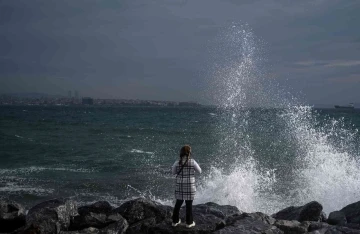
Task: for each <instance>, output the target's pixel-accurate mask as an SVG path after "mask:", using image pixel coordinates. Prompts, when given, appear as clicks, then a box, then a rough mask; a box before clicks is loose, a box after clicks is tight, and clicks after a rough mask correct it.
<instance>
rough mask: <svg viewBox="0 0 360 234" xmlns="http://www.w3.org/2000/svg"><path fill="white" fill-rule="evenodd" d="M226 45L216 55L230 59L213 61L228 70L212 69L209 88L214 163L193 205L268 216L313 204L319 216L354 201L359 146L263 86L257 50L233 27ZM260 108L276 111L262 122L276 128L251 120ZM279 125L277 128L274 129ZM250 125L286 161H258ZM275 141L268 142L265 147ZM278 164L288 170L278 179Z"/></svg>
mask: <svg viewBox="0 0 360 234" xmlns="http://www.w3.org/2000/svg"><path fill="white" fill-rule="evenodd" d="M226 38H227V39H229V46H230V49H229V50H226V48H225V49H224V48H222V51H226V52H229V55H230V56H229V55H228V57H226V55H224V56H223V55H221V56H220V55H219V56H220V59H221V60H222V61H221V62H222V63H221V62H220V63H219V64H223V63H224V60H225V63H228V64H226V65H224V67H221V68H219V67H216V69H217V70H216V71H215V74H214V77H215V81H214V82H215V83H214V84H212V85H211V87H214V89H216V90H214V92H213V97H214V98H215V99H217V100H215V101H216V102H217V103H218V105H219V106H221V107H222V108H221V111H222V112H223V113H221V115H222V118H221V119H220V120H219V123H218V128H217V129H216V131H217V132H218V133H219V134H220V135H223V137H221V139H222V140H221V141H220V142H219V147H218V148H219V153H218V155H219V156H218V161H219V163H217V164H216V165H214V166H213V167H212V168H211V170H210V174H209V175H208V176H207V177H206V178H204V179H203V180H202V181H201V186H200V187H199V190H198V197H197V199H198V200H197V201H196V202H199V203H201V202H207V201H214V202H217V203H219V204H230V205H235V206H237V207H238V208H239V209H240V210H244V211H247V212H253V211H261V212H265V213H268V214H271V213H273V212H276V211H278V210H281V209H283V208H285V207H288V206H297V205H303V204H305V203H307V202H310V201H313V200H316V201H318V202H320V203H321V204H322V205H323V206H324V211H325V212H330V211H334V210H339V209H341V208H342V207H344V206H345V205H347V204H350V203H353V202H356V201H358V196H357V193H356V192H357V191H360V174H359V173H358V172H359V171H360V165H359V162H358V161H359V155H358V152H356V151H353V150H352V149H353V148H356V147H354V146H353V145H357V144H358V139H357V138H356V136H357V134H358V132H357V130H356V129H355V130H354V129H352V130H351V129H350V130H349V129H346V127H345V125H344V120H341V119H340V120H339V119H331V118H328V119H325V120H323V121H322V122H319V120H318V116H317V115H316V113H315V112H314V111H313V110H312V109H311V107H309V106H306V105H302V104H301V103H299V101H298V100H297V99H296V98H294V97H291V96H290V97H287V96H288V95H290V94H289V93H288V92H285V91H284V90H282V89H281V88H280V87H279V86H278V85H277V84H276V83H275V82H274V81H272V80H271V79H265V78H266V77H265V76H264V75H263V73H264V72H263V71H261V69H260V67H262V66H261V64H259V62H260V61H262V60H263V59H262V58H261V56H259V55H261V53H259V51H260V49H259V48H258V45H257V44H256V40H255V38H254V35H253V34H252V32H251V30H249V29H248V28H247V27H239V28H238V27H233V28H232V29H231V32H230V35H228V36H227V37H226ZM264 105H269V106H270V107H275V108H277V109H278V110H279V112H281V111H282V113H281V114H277V115H276V116H274V119H272V117H271V116H268V117H269V118H265V119H271V121H274V122H266V121H264V122H258V121H257V120H254V118H257V116H254V115H253V113H252V112H251V110H250V109H249V108H248V107H252V106H259V107H262V106H264ZM264 113H265V112H264ZM264 115H269V113H267V112H266V113H265V114H264ZM279 123H280V125H281V128H278V127H277V124H279ZM252 124H254V125H256V129H258V130H260V131H259V132H258V134H265V132H266V131H272V136H278V135H281V137H282V138H281V140H283V141H284V142H282V144H283V145H284V146H286V147H287V148H284V149H281V150H279V153H280V154H284V155H285V156H284V157H283V158H281V157H279V158H274V159H267V158H264V157H260V156H261V154H260V152H258V150H259V149H258V148H257V147H256V146H255V145H254V144H253V143H254V142H253V141H252V140H251V138H252V136H253V135H252V134H254V133H253V132H252V129H253V127H254V126H253V125H252ZM271 126H276V127H274V128H270V127H271ZM274 129H275V130H274ZM276 140H277V139H272V140H271V141H270V144H271V143H272V141H276ZM262 143H266V142H262ZM264 148H265V149H266V150H270V147H266V146H264ZM286 150H290V151H291V152H290V153H287V152H285V151H286ZM259 155H260V156H259ZM266 160H276V163H273V162H267V161H266ZM226 162H232V163H231V164H226ZM278 164H281V165H284V167H286V171H285V172H284V171H283V172H282V173H283V174H281V173H280V172H278V171H277V169H279V167H277V166H278Z"/></svg>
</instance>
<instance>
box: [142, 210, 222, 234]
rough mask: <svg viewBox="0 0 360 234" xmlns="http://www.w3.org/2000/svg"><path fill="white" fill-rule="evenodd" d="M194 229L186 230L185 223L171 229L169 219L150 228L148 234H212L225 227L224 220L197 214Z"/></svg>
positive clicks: (211, 215) (210, 215) (209, 215)
mask: <svg viewBox="0 0 360 234" xmlns="http://www.w3.org/2000/svg"><path fill="white" fill-rule="evenodd" d="M194 222H195V223H196V225H195V227H192V228H190V229H189V228H186V226H185V223H184V222H182V223H181V224H180V225H178V226H176V227H172V226H171V223H172V220H171V219H167V220H165V221H163V222H161V223H159V224H157V225H155V226H152V227H150V228H149V229H148V230H149V232H148V233H150V234H151V233H153V234H167V233H194V234H197V233H212V232H214V231H216V230H218V229H221V228H223V227H225V222H224V220H222V219H220V218H218V217H216V216H215V215H213V214H200V213H199V214H197V215H194Z"/></svg>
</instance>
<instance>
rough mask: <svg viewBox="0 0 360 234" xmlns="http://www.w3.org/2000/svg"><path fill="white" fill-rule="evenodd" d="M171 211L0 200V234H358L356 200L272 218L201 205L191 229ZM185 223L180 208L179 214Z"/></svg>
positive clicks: (155, 206) (133, 203)
mask: <svg viewBox="0 0 360 234" xmlns="http://www.w3.org/2000/svg"><path fill="white" fill-rule="evenodd" d="M172 209H173V207H170V206H166V205H161V204H159V203H157V202H154V201H151V200H147V199H144V198H138V199H134V200H130V201H128V202H125V203H124V204H122V205H121V206H119V207H112V206H111V205H110V204H109V203H108V202H107V201H99V202H96V203H94V204H91V205H86V206H81V207H77V205H76V203H75V201H72V200H70V199H64V198H59V199H53V200H48V201H45V202H42V203H40V204H37V205H35V206H34V207H32V208H31V209H30V210H28V211H25V209H24V207H23V206H22V205H20V204H18V203H16V202H14V201H10V200H0V233H12V234H20V233H25V234H40V233H41V234H42V233H61V234H78V233H84V234H86V233H99V234H115V233H116V234H118V233H119V234H135V233H136V234H142V233H144V234H145V233H146V234H167V233H193V234H198V233H199V234H200V233H201V234H203V233H217V234H225V233H226V234H227V233H230V234H232V233H233V234H235V233H249V234H250V233H252V234H256V233H259V234H260V233H262V234H280V233H285V234H287V233H289V234H301V233H314V234H322V233H326V234H328V233H329V234H330V233H331V234H333V233H346V234H357V233H358V234H360V201H359V202H356V203H353V204H350V205H348V206H346V207H344V208H342V209H341V210H339V211H334V212H331V213H330V214H329V217H327V216H326V214H325V213H324V212H323V211H322V209H323V207H322V205H321V204H320V203H318V202H316V201H313V202H310V203H308V204H305V205H303V206H296V207H295V206H292V207H288V208H285V209H283V210H281V211H279V212H277V213H275V214H272V215H267V214H264V213H260V212H255V213H245V212H242V211H240V210H238V208H236V207H234V206H230V205H218V204H216V203H211V202H208V203H205V204H199V205H194V206H193V214H194V220H195V222H196V226H195V227H194V228H191V229H188V228H186V227H185V225H184V224H183V223H182V224H181V225H179V226H177V227H172V226H171V215H172ZM181 219H182V220H185V209H184V208H182V210H181Z"/></svg>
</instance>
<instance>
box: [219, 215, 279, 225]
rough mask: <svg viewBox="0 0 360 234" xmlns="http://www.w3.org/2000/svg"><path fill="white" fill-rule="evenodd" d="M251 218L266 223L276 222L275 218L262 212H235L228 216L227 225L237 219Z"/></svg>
mask: <svg viewBox="0 0 360 234" xmlns="http://www.w3.org/2000/svg"><path fill="white" fill-rule="evenodd" d="M244 218H251V219H254V220H259V221H261V222H263V223H265V224H269V225H273V224H274V223H275V221H276V220H275V219H274V218H272V217H270V216H268V215H266V214H264V213H261V212H255V213H242V214H233V215H231V216H228V217H226V219H225V223H226V225H227V226H229V225H233V224H234V223H235V222H236V221H237V220H240V219H244Z"/></svg>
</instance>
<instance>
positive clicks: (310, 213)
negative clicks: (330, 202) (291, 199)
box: [271, 201, 323, 222]
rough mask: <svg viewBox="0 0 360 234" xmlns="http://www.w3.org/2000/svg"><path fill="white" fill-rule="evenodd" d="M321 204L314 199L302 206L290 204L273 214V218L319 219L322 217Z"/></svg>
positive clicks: (300, 220) (301, 220)
mask: <svg viewBox="0 0 360 234" xmlns="http://www.w3.org/2000/svg"><path fill="white" fill-rule="evenodd" d="M322 209H323V207H322V205H321V204H320V203H318V202H316V201H312V202H309V203H307V204H305V205H304V206H290V207H287V208H285V209H283V210H281V211H279V212H277V213H275V214H273V215H271V216H272V217H273V218H275V219H280V220H297V221H299V222H303V221H320V220H322V219H323V217H322V216H323V215H322Z"/></svg>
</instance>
